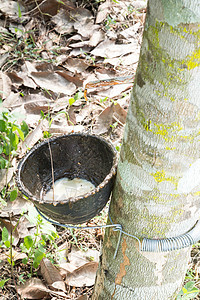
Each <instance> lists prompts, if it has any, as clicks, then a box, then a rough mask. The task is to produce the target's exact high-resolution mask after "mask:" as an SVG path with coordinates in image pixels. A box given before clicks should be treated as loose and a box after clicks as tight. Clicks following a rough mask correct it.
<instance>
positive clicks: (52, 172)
mask: <svg viewBox="0 0 200 300" xmlns="http://www.w3.org/2000/svg"><path fill="white" fill-rule="evenodd" d="M48 146H49V153H50V160H51V174H52V187H53V202H54V200H55V197H54V170H53V157H52V151H51V146H50V143H49V140H48Z"/></svg>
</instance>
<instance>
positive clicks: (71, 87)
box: [30, 71, 76, 96]
mask: <svg viewBox="0 0 200 300" xmlns="http://www.w3.org/2000/svg"><path fill="white" fill-rule="evenodd" d="M30 76H31V78H32V79H34V81H35V82H36V84H37V85H38V86H40V87H41V88H43V89H46V90H48V91H52V92H54V93H58V94H61V93H63V94H65V95H70V96H71V95H72V94H73V93H74V92H75V91H76V86H75V84H74V83H72V82H70V81H68V80H67V79H65V78H64V77H63V76H61V75H60V74H57V73H55V72H45V71H44V72H31V73H30ZM52 83H53V84H52Z"/></svg>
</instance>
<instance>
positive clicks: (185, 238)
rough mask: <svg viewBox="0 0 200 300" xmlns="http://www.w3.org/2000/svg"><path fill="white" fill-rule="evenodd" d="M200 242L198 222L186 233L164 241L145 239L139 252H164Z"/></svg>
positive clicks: (199, 223)
mask: <svg viewBox="0 0 200 300" xmlns="http://www.w3.org/2000/svg"><path fill="white" fill-rule="evenodd" d="M199 240H200V220H199V221H198V222H197V223H196V225H195V226H194V227H193V228H192V229H191V230H190V231H189V232H187V233H185V234H182V235H179V236H177V237H172V238H166V239H147V238H144V239H143V240H142V242H141V249H140V250H141V251H147V252H166V251H173V250H179V249H182V248H186V247H189V246H192V245H193V244H195V243H197V242H198V241H199Z"/></svg>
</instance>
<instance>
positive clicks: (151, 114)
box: [92, 0, 200, 300]
mask: <svg viewBox="0 0 200 300" xmlns="http://www.w3.org/2000/svg"><path fill="white" fill-rule="evenodd" d="M199 135H200V2H199V1H198V0H193V1H191V0H175V1H174V0H149V3H148V7H147V17H146V22H145V29H144V34H143V42H142V47H141V52H140V59H139V65H138V69H137V73H136V78H135V83H134V87H133V91H132V95H131V102H130V107H129V111H128V116H127V122H126V127H125V132H124V137H123V144H122V149H121V153H120V160H119V164H118V172H117V179H116V184H115V188H114V191H113V196H112V200H111V205H110V216H111V218H112V220H113V222H114V223H120V224H121V225H122V227H123V230H124V231H125V232H128V233H130V234H132V235H136V236H137V237H139V238H141V239H142V238H144V237H147V238H165V237H174V236H178V235H180V234H184V233H186V232H187V231H189V230H190V229H191V228H192V227H193V226H194V225H195V223H196V222H197V220H198V219H199V217H200V204H199V198H200V138H199ZM118 234H119V233H118V232H114V231H113V230H112V229H107V230H106V233H105V238H104V245H103V253H102V256H101V259H100V267H99V270H98V274H97V278H96V284H95V289H94V293H93V298H92V299H93V300H101V299H103V300H105V299H106V300H107V299H120V300H123V299H129V300H131V299H134V300H144V299H147V300H150V299H156V300H161V299H162V300H165V299H174V298H175V296H176V294H177V293H178V292H179V290H180V289H181V285H182V283H183V279H184V276H185V272H186V269H187V264H188V261H189V257H190V249H189V248H186V249H181V250H176V251H171V252H165V253H153V252H148V253H147V252H141V251H139V249H138V242H137V241H136V240H134V239H133V238H131V237H128V236H126V235H124V234H123V235H122V239H121V244H120V247H119V251H118V254H117V257H116V259H115V260H114V259H113V254H114V251H115V249H116V245H117V241H118Z"/></svg>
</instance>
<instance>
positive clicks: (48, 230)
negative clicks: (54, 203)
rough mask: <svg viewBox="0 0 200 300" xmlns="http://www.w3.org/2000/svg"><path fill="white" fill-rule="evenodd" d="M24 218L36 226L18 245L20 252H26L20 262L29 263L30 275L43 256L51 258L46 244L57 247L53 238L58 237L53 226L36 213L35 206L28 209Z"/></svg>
mask: <svg viewBox="0 0 200 300" xmlns="http://www.w3.org/2000/svg"><path fill="white" fill-rule="evenodd" d="M26 218H27V219H28V220H29V222H30V223H31V224H34V225H35V226H36V231H35V233H34V234H33V235H28V236H26V237H25V238H24V241H23V243H21V245H20V248H21V250H22V252H24V253H26V254H27V258H24V259H23V261H22V262H23V263H24V264H28V263H29V264H30V265H31V271H30V276H32V273H33V268H37V267H38V266H39V264H40V262H41V260H42V259H43V257H48V258H49V259H50V260H53V256H52V254H50V253H48V251H47V246H48V245H51V246H53V247H54V248H57V246H56V244H55V242H54V240H55V238H57V237H58V234H57V233H56V229H55V227H54V226H53V225H51V224H50V223H49V222H47V221H46V220H44V219H43V218H42V217H41V216H40V215H39V214H38V213H37V211H36V209H35V208H31V209H30V210H29V212H28V214H27V215H26Z"/></svg>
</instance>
